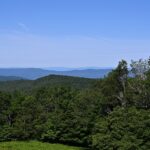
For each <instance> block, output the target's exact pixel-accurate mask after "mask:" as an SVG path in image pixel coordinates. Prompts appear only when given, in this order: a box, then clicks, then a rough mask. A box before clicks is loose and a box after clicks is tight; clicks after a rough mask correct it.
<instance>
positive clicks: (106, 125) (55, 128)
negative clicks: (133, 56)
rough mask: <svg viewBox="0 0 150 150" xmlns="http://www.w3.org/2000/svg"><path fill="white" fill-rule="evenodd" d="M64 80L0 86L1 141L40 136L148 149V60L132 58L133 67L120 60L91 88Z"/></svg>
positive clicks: (102, 149)
mask: <svg viewBox="0 0 150 150" xmlns="http://www.w3.org/2000/svg"><path fill="white" fill-rule="evenodd" d="M47 78H48V77H46V79H47ZM76 80H77V79H76ZM80 80H82V79H81V78H80ZM84 80H85V79H84ZM36 82H38V81H36ZM40 82H42V81H40ZM44 82H46V81H45V80H44ZM90 82H91V81H90ZM11 83H12V84H13V82H11ZM77 83H79V81H77ZM82 83H83V82H82ZM65 84H66V83H64V84H61V86H54V87H53V86H52V85H51V86H48V85H46V86H44V85H45V84H44V85H42V87H39V84H38V83H37V85H38V86H37V88H35V89H34V90H33V91H30V92H25V91H24V90H22V89H20V90H17V91H14V92H12V90H11V91H10V92H0V141H9V140H40V141H44V142H52V143H55V142H56V143H65V144H69V145H79V146H85V147H89V148H92V149H94V150H148V149H150V61H149V60H139V61H132V63H131V69H129V70H128V66H127V62H126V61H124V60H122V61H121V62H119V64H118V66H117V68H116V69H114V70H113V71H112V72H110V73H109V74H108V76H106V77H105V78H104V79H99V80H97V81H96V82H93V85H92V86H89V87H87V88H76V87H75V86H66V85H65ZM73 84H75V82H74V83H73ZM35 86H36V85H35Z"/></svg>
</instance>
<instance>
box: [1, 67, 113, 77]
mask: <svg viewBox="0 0 150 150" xmlns="http://www.w3.org/2000/svg"><path fill="white" fill-rule="evenodd" d="M111 70H112V69H83V70H80V69H79V70H68V71H55V70H46V69H40V68H0V76H16V77H20V78H25V79H30V80H35V79H38V78H41V77H44V76H48V75H64V76H73V77H84V78H103V77H104V76H105V75H107V74H108V73H109V72H110V71H111Z"/></svg>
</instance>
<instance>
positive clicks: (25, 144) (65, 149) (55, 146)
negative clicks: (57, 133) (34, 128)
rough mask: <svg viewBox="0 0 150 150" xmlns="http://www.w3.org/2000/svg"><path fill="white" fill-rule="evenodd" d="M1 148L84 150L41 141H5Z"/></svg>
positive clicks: (4, 149)
mask: <svg viewBox="0 0 150 150" xmlns="http://www.w3.org/2000/svg"><path fill="white" fill-rule="evenodd" d="M0 150H83V149H81V148H76V147H71V146H65V145H61V144H48V143H41V142H34V141H32V142H3V143H0Z"/></svg>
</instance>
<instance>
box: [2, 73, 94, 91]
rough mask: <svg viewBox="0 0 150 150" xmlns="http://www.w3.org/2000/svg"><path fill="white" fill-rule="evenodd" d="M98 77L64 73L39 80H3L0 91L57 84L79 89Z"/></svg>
mask: <svg viewBox="0 0 150 150" xmlns="http://www.w3.org/2000/svg"><path fill="white" fill-rule="evenodd" d="M95 81H96V79H88V78H81V77H70V76H62V75H49V76H45V77H42V78H39V79H37V80H16V81H5V82H4V81H3V82H2V81H1V82H0V91H15V90H22V91H31V90H33V89H37V88H41V87H57V86H67V87H74V88H77V89H82V88H88V87H90V86H91V85H93V83H95Z"/></svg>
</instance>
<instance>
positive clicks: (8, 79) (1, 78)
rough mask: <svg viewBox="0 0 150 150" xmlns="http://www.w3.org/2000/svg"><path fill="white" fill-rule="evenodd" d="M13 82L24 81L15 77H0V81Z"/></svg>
mask: <svg viewBox="0 0 150 150" xmlns="http://www.w3.org/2000/svg"><path fill="white" fill-rule="evenodd" d="M15 80H24V79H23V78H21V77H16V76H0V81H15Z"/></svg>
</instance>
